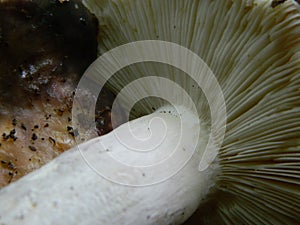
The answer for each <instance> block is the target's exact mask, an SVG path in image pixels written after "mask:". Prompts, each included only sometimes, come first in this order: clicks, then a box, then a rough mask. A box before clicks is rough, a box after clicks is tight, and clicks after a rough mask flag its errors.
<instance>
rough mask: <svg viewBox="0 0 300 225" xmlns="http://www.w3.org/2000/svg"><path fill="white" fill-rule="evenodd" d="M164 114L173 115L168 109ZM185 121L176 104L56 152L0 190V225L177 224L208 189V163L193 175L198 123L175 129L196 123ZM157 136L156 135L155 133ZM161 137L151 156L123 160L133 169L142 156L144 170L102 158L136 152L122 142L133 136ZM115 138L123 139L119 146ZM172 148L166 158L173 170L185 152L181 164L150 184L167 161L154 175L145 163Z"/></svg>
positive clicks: (198, 151)
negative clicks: (67, 149)
mask: <svg viewBox="0 0 300 225" xmlns="http://www.w3.org/2000/svg"><path fill="white" fill-rule="evenodd" d="M166 109H168V107H165V108H164V110H166ZM169 109H170V110H174V108H173V107H170V108H169ZM179 115H181V119H179ZM193 116H194V115H192V114H191V113H190V112H189V111H186V110H185V109H184V108H180V107H178V113H164V112H162V110H161V109H160V110H157V111H156V112H154V113H153V114H150V115H148V116H144V117H141V118H139V119H136V120H134V121H131V122H128V123H126V124H124V125H122V126H120V127H119V128H117V129H116V130H114V131H113V132H111V133H109V134H107V135H105V136H102V137H99V138H96V139H93V140H90V141H88V142H85V143H83V144H81V145H79V146H78V148H73V149H71V150H69V151H67V152H65V153H63V154H62V155H61V156H59V157H58V158H56V159H54V160H53V161H51V162H50V163H48V164H47V165H45V166H44V167H42V168H40V169H39V170H37V171H35V172H33V173H30V174H28V175H27V176H25V177H23V178H21V179H20V180H18V181H17V182H15V183H13V184H11V185H9V186H7V187H5V188H3V189H1V190H0V208H1V211H0V224H23V225H26V224H31V225H34V224H45V225H46V224H61V223H63V224H65V225H67V224H82V225H83V224H87V225H90V224H123V225H127V224H128V225H132V224H143V225H146V224H181V223H182V222H184V221H185V220H186V219H187V218H188V217H189V216H190V215H191V214H192V213H193V212H194V211H195V210H196V208H197V207H198V205H199V202H200V201H201V199H202V198H203V197H204V196H205V195H206V194H207V192H208V190H209V188H210V187H211V186H212V185H213V184H214V179H213V177H214V173H213V171H216V169H215V168H212V167H214V165H211V166H210V167H209V168H208V169H206V170H205V171H202V172H199V170H198V165H199V159H200V158H201V156H202V154H203V150H204V149H205V147H206V144H207V141H208V132H207V130H206V128H205V126H204V125H201V124H200V123H195V122H187V123H186V124H185V128H184V129H189V130H190V133H183V134H182V133H181V131H184V129H181V128H180V125H181V122H182V121H184V122H186V121H197V120H191V117H193ZM162 126H164V127H165V128H167V129H164V128H163V127H162ZM199 126H201V128H203V129H200V132H199V133H198V134H199V135H193V131H195V133H196V134H197V129H199ZM149 128H150V130H151V132H152V133H151V132H150V133H149V131H150V130H149ZM157 133H158V134H159V135H155V134H157ZM162 133H164V137H165V138H163V139H162V140H159V141H161V144H160V145H157V147H156V149H155V150H156V151H154V152H155V153H153V154H152V150H153V149H147V151H146V152H137V154H136V155H131V154H128V155H126V154H125V155H124V158H125V159H124V160H128V161H127V165H130V164H131V165H133V164H136V165H138V164H139V162H140V159H142V158H143V155H146V156H147V157H146V160H147V162H148V163H149V166H148V167H151V170H148V167H139V166H137V167H134V168H133V169H132V167H131V166H128V167H127V169H126V166H125V169H124V165H123V164H122V165H121V164H120V166H117V165H113V166H112V165H111V162H110V160H109V158H110V157H114V155H113V154H114V153H115V152H116V153H117V155H118V154H122V152H123V151H125V150H132V148H134V147H138V146H128V145H127V143H132V142H135V143H138V141H136V139H140V140H142V142H141V143H144V144H147V143H152V144H153V142H152V141H153V140H154V141H157V138H160V137H162V135H161V134H162ZM128 134H132V135H128ZM149 134H151V135H150V137H149ZM180 135H182V137H180ZM122 137H126V139H125V140H124V141H127V142H126V143H124V142H123V140H122ZM120 138H121V139H120ZM198 138H200V141H199V145H198V147H197V148H196V151H195V152H194V153H193V149H192V147H193V146H190V145H189V142H190V141H194V139H198ZM179 139H181V140H180V141H179ZM149 140H150V142H149ZM166 146H168V148H167V149H166ZM144 149H146V148H144ZM166 150H167V151H166ZM173 151H174V155H173V156H171V157H170V158H171V160H172V161H173V163H174V166H177V163H178V162H182V159H183V158H186V156H187V155H188V154H190V153H193V154H192V157H191V158H190V159H188V160H187V163H186V164H185V165H184V167H183V168H182V169H180V168H179V170H178V172H177V171H176V170H175V173H171V174H170V176H169V178H168V179H165V180H160V179H156V178H157V177H162V176H161V174H163V176H165V175H166V174H167V173H168V171H171V170H172V169H173V168H171V167H172V163H171V164H169V167H166V166H164V167H161V169H164V170H159V165H158V166H157V168H158V169H156V170H155V169H153V165H152V164H151V163H152V162H151V160H153V162H155V163H156V162H157V160H158V159H159V158H161V157H162V155H161V154H164V153H166V155H168V154H169V153H170V152H173ZM157 152H158V153H159V154H157ZM139 154H140V155H139ZM107 159H108V160H107ZM165 160H168V159H165ZM143 163H145V162H143ZM150 164H151V165H150ZM103 168H104V169H103ZM105 168H107V169H109V168H110V169H111V170H113V171H109V172H111V175H107V173H104V172H103V171H104V170H105ZM167 170H168V171H167ZM143 171H144V172H143ZM159 173H161V174H159ZM152 181H153V182H152ZM118 182H119V183H118ZM151 182H152V183H151ZM121 183H123V184H121ZM143 184H144V185H143Z"/></svg>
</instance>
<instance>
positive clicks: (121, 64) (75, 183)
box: [0, 0, 300, 225]
mask: <svg viewBox="0 0 300 225" xmlns="http://www.w3.org/2000/svg"><path fill="white" fill-rule="evenodd" d="M85 4H86V6H87V7H88V8H89V9H90V10H91V11H92V12H93V13H95V15H96V16H97V17H98V19H99V22H100V31H101V35H100V36H99V54H100V55H102V56H101V57H100V58H99V59H98V60H97V61H96V62H95V63H94V64H92V65H91V67H90V68H89V69H88V70H87V72H86V73H85V76H84V79H82V81H81V83H80V84H79V87H78V89H77V94H76V96H75V101H74V102H75V104H74V106H73V116H74V118H75V119H74V121H75V122H74V123H75V124H74V125H76V126H79V127H80V128H81V130H80V131H81V133H82V135H79V137H78V138H79V139H78V140H77V141H78V142H82V141H85V140H84V131H87V132H88V131H89V129H92V128H93V125H91V126H83V125H82V124H80V121H78V120H76V116H77V114H78V112H83V113H84V114H85V115H86V120H87V123H85V124H88V125H89V124H90V123H89V122H91V121H89V120H90V119H89V118H90V116H91V115H92V114H93V113H92V112H93V106H92V105H93V104H91V103H94V100H93V98H91V99H88V100H86V99H83V95H82V94H81V93H83V92H85V91H87V90H86V88H88V90H89V91H91V92H92V93H93V94H95V95H96V94H97V92H98V91H99V90H98V89H99V88H100V89H101V85H100V84H103V82H105V81H107V80H108V83H109V84H110V85H111V87H112V88H113V89H114V91H115V92H116V93H119V94H118V97H117V98H119V99H120V100H121V101H122V103H123V104H124V108H126V109H127V110H128V116H129V117H130V119H132V121H130V122H128V123H126V124H123V125H122V126H120V127H119V128H117V129H115V130H114V131H113V132H111V133H109V134H107V135H105V136H103V137H99V138H95V139H92V140H90V141H85V142H84V143H81V144H79V145H78V147H77V148H73V149H71V150H69V151H67V152H65V153H63V154H62V155H60V156H59V157H58V158H56V159H54V160H53V161H51V162H50V163H48V164H47V165H45V166H44V167H42V168H41V169H39V170H37V171H35V172H32V173H31V174H29V175H27V176H25V177H23V178H22V179H20V180H19V181H17V182H15V183H12V184H10V185H9V186H8V187H6V188H3V189H1V190H0V208H1V211H0V222H1V223H3V224H58V223H63V224H125V225H126V224H143V225H146V224H181V223H183V222H184V221H185V220H187V218H188V217H189V216H190V215H191V214H192V213H193V212H194V211H195V210H196V209H197V208H198V207H199V211H198V212H197V218H196V219H197V224H297V223H298V221H299V215H300V214H299V207H298V206H299V205H300V198H299V197H300V196H299V184H300V179H299V178H300V174H299V165H300V157H299V152H300V141H299V134H300V101H299V100H300V79H299V74H300V73H299V72H300V58H299V50H300V40H299V34H300V14H299V8H298V6H297V4H296V3H295V2H294V1H292V0H289V1H284V2H283V3H281V4H275V6H274V4H272V1H267V0H266V1H263V0H257V1H255V0H249V1H247V0H236V1H234V2H233V1H222V2H220V1H208V0H198V1H193V0H186V1H181V0H173V1H160V0H149V1H146V0H140V1H137V0H103V1H98V0H86V1H85ZM272 6H274V7H272ZM145 40H148V41H145ZM149 40H151V41H149ZM155 40H156V41H155ZM201 59H202V60H201ZM132 63H134V64H132ZM166 63H169V64H170V65H171V66H170V65H166ZM131 64H132V65H131ZM206 64H207V65H206ZM175 67H176V68H175ZM118 69H121V70H120V71H119V72H118V73H117V74H115V75H114V76H110V75H112V74H111V73H113V72H117V71H118ZM148 76H151V77H148ZM214 77H215V78H216V79H214ZM95 84H96V85H95ZM218 84H219V85H218ZM127 86H128V88H126V87H127ZM144 97H147V98H146V99H145V100H142V99H143V98H144ZM223 97H224V98H223ZM162 98H165V99H166V101H163V100H162ZM223 100H224V101H225V105H224V104H223ZM132 105H134V107H133V109H132V110H131V106H132ZM130 110H131V111H130ZM224 113H225V114H224ZM142 115H143V116H142ZM224 118H225V119H226V120H224ZM225 125H226V130H225ZM225 131H226V132H225ZM223 132H225V135H224V139H223ZM81 138H83V139H81ZM127 150H128V151H127ZM142 150H143V151H144V152H143V151H142ZM142 156H146V157H142Z"/></svg>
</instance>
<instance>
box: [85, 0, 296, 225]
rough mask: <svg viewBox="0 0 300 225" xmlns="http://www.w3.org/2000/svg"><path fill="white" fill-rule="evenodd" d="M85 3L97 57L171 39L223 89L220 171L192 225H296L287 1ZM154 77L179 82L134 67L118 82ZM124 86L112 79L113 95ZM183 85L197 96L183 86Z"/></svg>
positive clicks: (291, 5) (290, 6)
mask: <svg viewBox="0 0 300 225" xmlns="http://www.w3.org/2000/svg"><path fill="white" fill-rule="evenodd" d="M85 2H86V4H87V5H88V6H89V7H90V9H91V11H93V12H95V14H96V15H97V16H98V18H99V19H100V21H101V22H100V29H101V30H102V32H101V39H100V40H99V41H100V47H99V51H100V52H101V53H102V52H105V51H107V50H109V49H111V48H113V47H116V46H118V45H120V44H124V43H127V42H132V41H138V40H148V39H153V40H165V41H172V42H175V43H178V44H180V45H182V46H184V47H187V48H189V49H191V50H192V51H194V52H195V53H197V54H198V55H199V56H200V57H201V58H202V59H203V60H204V61H205V62H206V63H207V64H208V65H209V66H210V68H211V69H212V70H213V72H214V73H215V75H216V77H217V79H218V80H219V82H220V85H221V86H222V88H223V91H224V96H225V98H226V106H227V111H228V115H227V132H226V137H225V140H224V143H223V146H222V149H221V151H220V152H219V160H220V165H221V168H222V171H221V173H220V174H219V178H218V179H219V180H218V184H217V185H216V186H215V188H214V189H213V190H212V192H211V195H210V197H209V198H208V199H207V201H206V202H204V203H203V204H202V205H201V207H200V209H199V212H198V214H197V216H195V217H194V218H193V220H194V222H195V221H197V222H195V223H196V224H209V225H212V224H220V225H222V224H298V223H299V221H300V217H299V215H300V211H299V209H300V207H299V205H300V186H299V185H300V157H299V156H300V141H299V140H300V139H299V137H300V79H299V78H300V76H299V74H300V57H299V56H300V39H299V35H300V15H299V11H298V6H297V5H296V3H295V1H291V0H289V1H282V3H281V4H276V6H274V5H273V7H272V1H251V0H250V1H242V0H237V1H229V0H228V1H213V0H197V1H180V0H178V1H176V0H174V1H159V0H149V1H146V0H145V1H137V0H131V1H130V0H122V1H121V0H113V1H93V0H87V1H85ZM137 71H138V73H137ZM149 71H151V72H149ZM153 71H159V72H160V73H162V74H168V75H167V77H169V78H170V79H173V80H177V81H179V82H181V80H182V79H180V76H182V75H181V74H180V72H178V71H176V70H174V69H172V68H171V69H170V68H166V67H163V66H162V65H158V64H156V65H153V64H152V65H149V64H142V65H137V66H135V67H132V68H130V69H129V70H127V71H123V73H125V74H126V75H123V76H124V77H128V80H133V79H136V78H138V76H140V75H141V74H143V75H144V76H146V75H147V74H151V75H152V74H153ZM162 71H163V72H162ZM132 74H136V75H135V78H132V76H133V75H132ZM126 82H127V81H126ZM122 85H123V83H122V82H121V81H120V80H119V81H118V82H116V87H117V88H116V89H118V88H119V89H120V88H121V86H122ZM185 88H186V89H187V90H188V91H189V93H190V94H191V96H194V97H195V96H197V92H195V91H193V90H192V89H193V88H192V87H191V86H190V85H188V84H185ZM198 99H199V101H198V103H199V102H200V103H199V109H200V111H201V112H202V116H203V118H204V119H205V118H206V119H207V120H209V111H208V110H207V107H206V106H205V105H201V104H202V103H201V102H204V100H203V99H205V97H204V96H203V95H201V93H198ZM140 110H141V111H142V112H143V109H142V108H141V109H140ZM144 113H145V112H144ZM190 223H192V221H191V222H190Z"/></svg>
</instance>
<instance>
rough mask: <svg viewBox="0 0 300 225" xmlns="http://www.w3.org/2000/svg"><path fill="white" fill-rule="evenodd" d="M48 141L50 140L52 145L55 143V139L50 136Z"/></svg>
mask: <svg viewBox="0 0 300 225" xmlns="http://www.w3.org/2000/svg"><path fill="white" fill-rule="evenodd" d="M49 141H50V142H51V143H52V144H53V145H55V143H56V141H55V140H54V138H52V137H49Z"/></svg>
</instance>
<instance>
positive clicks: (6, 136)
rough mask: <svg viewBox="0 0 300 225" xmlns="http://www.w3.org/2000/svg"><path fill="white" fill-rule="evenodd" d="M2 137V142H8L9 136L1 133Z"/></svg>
mask: <svg viewBox="0 0 300 225" xmlns="http://www.w3.org/2000/svg"><path fill="white" fill-rule="evenodd" d="M2 137H3V140H5V141H6V140H8V138H9V135H7V134H6V133H3V134H2Z"/></svg>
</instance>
